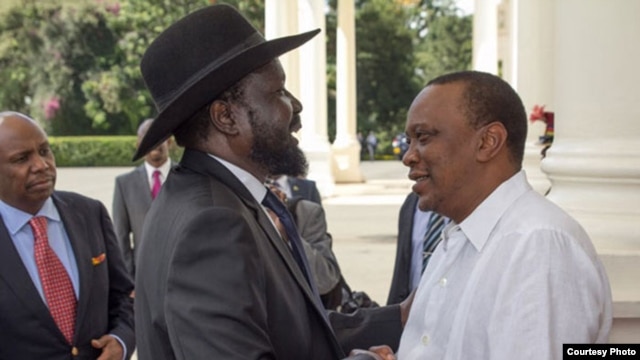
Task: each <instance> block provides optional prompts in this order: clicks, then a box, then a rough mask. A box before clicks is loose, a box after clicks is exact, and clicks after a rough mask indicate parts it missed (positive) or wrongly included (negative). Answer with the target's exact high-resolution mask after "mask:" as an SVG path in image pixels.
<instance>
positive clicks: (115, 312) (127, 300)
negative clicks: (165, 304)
mask: <svg viewBox="0 0 640 360" xmlns="http://www.w3.org/2000/svg"><path fill="white" fill-rule="evenodd" d="M100 219H101V227H102V232H103V234H104V239H105V247H106V251H107V259H108V262H107V263H108V265H109V331H108V333H109V334H113V335H116V336H118V337H119V338H120V339H121V340H122V341H123V342H124V343H125V345H126V346H127V358H130V357H131V354H132V353H133V351H134V349H135V346H136V343H135V334H134V326H133V299H132V298H131V292H132V291H133V282H132V281H131V277H130V276H129V273H128V272H127V269H126V268H125V266H124V262H123V261H122V256H121V254H120V249H119V247H118V244H117V243H116V238H115V234H114V232H113V225H112V223H111V219H110V218H109V214H108V213H107V209H105V208H104V206H103V205H102V204H100Z"/></svg>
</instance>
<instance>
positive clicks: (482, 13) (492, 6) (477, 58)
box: [472, 0, 499, 74]
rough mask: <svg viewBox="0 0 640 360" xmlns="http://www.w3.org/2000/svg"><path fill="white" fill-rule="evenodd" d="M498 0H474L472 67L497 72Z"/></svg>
mask: <svg viewBox="0 0 640 360" xmlns="http://www.w3.org/2000/svg"><path fill="white" fill-rule="evenodd" d="M498 2H499V1H498V0H475V3H474V13H473V60H472V61H473V69H474V70H479V71H484V72H488V73H492V74H497V73H498V9H497V5H498Z"/></svg>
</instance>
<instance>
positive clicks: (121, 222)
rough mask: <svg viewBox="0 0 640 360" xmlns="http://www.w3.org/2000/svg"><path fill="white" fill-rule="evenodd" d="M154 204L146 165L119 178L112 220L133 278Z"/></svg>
mask: <svg viewBox="0 0 640 360" xmlns="http://www.w3.org/2000/svg"><path fill="white" fill-rule="evenodd" d="M169 161H171V160H169ZM151 200H152V199H151V190H150V189H149V180H148V179H147V170H146V169H145V167H144V164H142V165H140V166H138V167H136V168H135V169H133V170H132V171H130V172H128V173H126V174H122V175H120V176H118V177H116V185H115V189H114V192H113V205H112V209H111V216H112V217H113V227H114V229H115V232H116V238H117V239H118V244H119V245H120V249H121V250H122V256H123V258H124V262H125V265H126V266H127V270H129V273H130V274H132V276H133V275H135V270H136V265H135V258H136V253H137V251H138V247H137V244H138V241H139V240H140V238H141V236H142V224H143V223H144V217H145V216H146V215H147V211H149V207H151ZM132 235H133V238H132ZM132 240H133V243H132Z"/></svg>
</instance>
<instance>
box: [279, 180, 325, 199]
mask: <svg viewBox="0 0 640 360" xmlns="http://www.w3.org/2000/svg"><path fill="white" fill-rule="evenodd" d="M287 182H288V183H289V187H290V188H291V197H292V198H294V197H297V196H299V197H301V198H303V199H306V200H309V201H313V202H315V203H318V204H320V205H322V197H320V192H319V191H318V187H317V186H316V182H315V181H313V180H309V179H301V178H297V177H293V176H287Z"/></svg>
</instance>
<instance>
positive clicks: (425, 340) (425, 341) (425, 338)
mask: <svg viewBox="0 0 640 360" xmlns="http://www.w3.org/2000/svg"><path fill="white" fill-rule="evenodd" d="M422 345H425V346H426V345H429V335H422Z"/></svg>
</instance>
